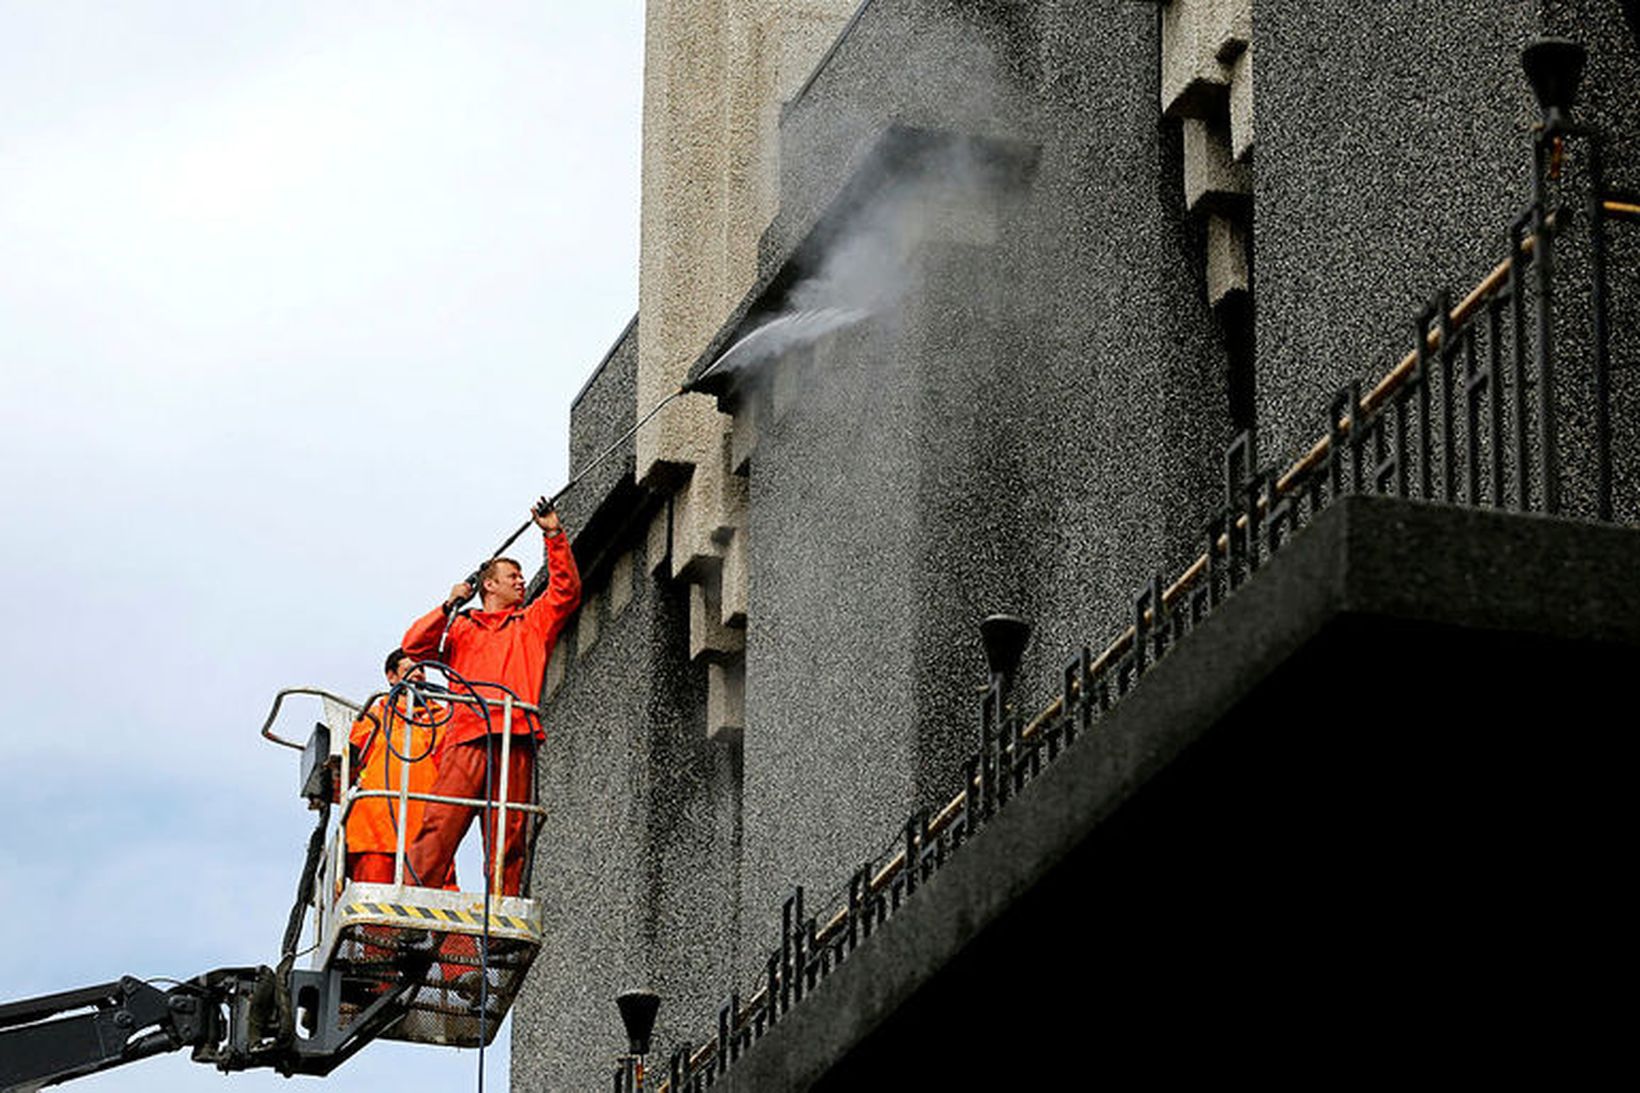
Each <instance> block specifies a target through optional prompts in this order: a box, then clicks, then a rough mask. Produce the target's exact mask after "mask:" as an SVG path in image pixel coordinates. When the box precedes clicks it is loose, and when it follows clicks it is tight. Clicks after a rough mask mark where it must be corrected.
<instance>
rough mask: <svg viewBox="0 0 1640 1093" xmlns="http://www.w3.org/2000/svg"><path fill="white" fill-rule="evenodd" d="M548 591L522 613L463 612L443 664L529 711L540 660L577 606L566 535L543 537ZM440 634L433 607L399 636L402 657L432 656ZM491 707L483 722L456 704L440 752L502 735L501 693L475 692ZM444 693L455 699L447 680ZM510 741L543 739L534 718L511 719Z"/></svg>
mask: <svg viewBox="0 0 1640 1093" xmlns="http://www.w3.org/2000/svg"><path fill="white" fill-rule="evenodd" d="M545 538H546V542H547V588H546V591H544V592H542V593H541V595H540V596H538V597H536V599H535V602H534V603H531V604H530V605H529V606H527V607H514V608H509V609H507V610H504V611H463V612H461V613H460V614H459V615H457V616H456V619H455V622H453V623H451V625H450V636H449V639H448V640H447V641H446V643H445V646H444V662H445V663H446V664H448V665H449V666H450V667H452V668H454V669H455V670H456V671H457V672H459V673H460V674H461V675H462V676H464V677H465V678H466V679H467V680H468V682H470V683H473V684H475V685H477V684H479V683H480V682H485V683H499V684H501V685H502V686H504V687H508V688H510V689H511V690H512V691H513V693H514V694H516V695H517V696H518V698H519V700H520V701H523V702H528V703H531V704H532V705H533V704H534V703H535V702H537V701H539V700H540V697H541V682H542V679H543V678H544V677H545V676H546V671H547V658H548V657H550V656H551V655H552V647H553V646H554V645H555V644H557V642H558V633H559V631H561V630H562V629H563V628H564V623H566V622H568V621H569V617H570V616H571V615H573V614H574V613H575V609H576V608H577V607H579V606H580V604H581V573H580V570H578V569H576V568H575V555H574V553H573V552H572V551H571V550H570V547H569V537H568V536H567V535H549V536H546V537H545ZM443 632H444V611H443V609H442V608H434V609H433V610H432V611H430V612H428V613H427V614H425V615H423V616H422V617H421V618H419V619H417V620H416V621H415V622H414V623H412V624H411V625H410V629H409V630H408V631H406V632H405V635H404V643H403V644H404V651H405V652H406V653H409V654H410V655H411V656H413V657H415V658H416V659H417V660H432V659H434V658H436V657H437V656H438V640H439V635H440V634H442V633H443ZM477 690H478V693H479V694H480V695H482V696H483V698H484V700H485V701H486V702H488V703H489V704H490V707H489V715H490V721H489V724H488V725H486V724H485V722H484V715H483V714H482V713H481V712H480V711H479V710H478V708H477V707H475V706H474V705H472V704H471V703H466V702H462V703H457V704H456V711H455V715H454V716H453V717H451V718H450V723H449V724H448V725H447V726H446V727H445V729H444V733H443V738H442V739H441V740H440V741H439V747H440V748H441V749H442V748H447V747H449V746H450V745H452V744H460V743H462V742H464V741H467V740H476V739H478V738H480V737H482V736H485V735H487V734H488V733H492V732H496V733H499V732H500V731H501V721H502V712H501V692H499V691H496V690H494V689H492V688H488V687H478V688H477ZM451 691H452V692H453V693H455V694H457V695H461V694H463V693H464V692H463V691H462V689H461V687H460V685H459V684H457V683H456V682H455V681H453V680H452V681H451ZM512 731H513V732H514V734H519V733H527V732H531V731H533V732H534V733H535V734H536V738H537V739H540V740H544V739H546V733H545V732H544V731H543V730H542V729H541V727H540V726H539V725H538V724H537V723H536V722H535V719H534V718H530V717H524V716H523V715H521V714H514V715H513V722H512Z"/></svg>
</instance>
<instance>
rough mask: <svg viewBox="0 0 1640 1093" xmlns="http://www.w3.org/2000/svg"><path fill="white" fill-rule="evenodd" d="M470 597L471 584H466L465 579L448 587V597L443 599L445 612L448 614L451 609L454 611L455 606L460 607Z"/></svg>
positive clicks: (471, 592) (471, 593) (471, 596)
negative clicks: (452, 586) (450, 587)
mask: <svg viewBox="0 0 1640 1093" xmlns="http://www.w3.org/2000/svg"><path fill="white" fill-rule="evenodd" d="M472 598H473V586H472V585H470V584H468V583H467V582H466V581H462V582H461V583H460V584H458V585H456V586H455V587H454V588H452V589H450V598H449V599H447V600H445V601H444V611H445V613H446V614H448V613H450V612H451V611H454V610H455V609H456V608H458V607H460V606H461V605H462V604H464V603H466V602H467V601H468V600H470V599H472Z"/></svg>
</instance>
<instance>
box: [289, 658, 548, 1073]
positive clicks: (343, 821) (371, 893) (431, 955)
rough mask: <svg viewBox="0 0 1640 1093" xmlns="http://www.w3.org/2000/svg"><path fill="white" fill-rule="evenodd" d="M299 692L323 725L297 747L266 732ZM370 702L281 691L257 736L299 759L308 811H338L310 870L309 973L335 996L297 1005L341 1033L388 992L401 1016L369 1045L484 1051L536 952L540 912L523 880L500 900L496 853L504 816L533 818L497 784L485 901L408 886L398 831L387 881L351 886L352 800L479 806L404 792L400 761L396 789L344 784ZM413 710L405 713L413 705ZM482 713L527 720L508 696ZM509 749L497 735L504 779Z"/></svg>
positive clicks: (400, 724) (409, 751)
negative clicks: (317, 709) (522, 890)
mask: <svg viewBox="0 0 1640 1093" xmlns="http://www.w3.org/2000/svg"><path fill="white" fill-rule="evenodd" d="M298 695H308V696H313V697H316V698H318V699H319V701H320V706H321V709H322V717H323V720H321V721H320V722H319V723H318V724H317V725H315V727H314V730H313V733H312V735H311V736H310V737H309V739H308V742H307V744H306V745H303V744H299V743H297V742H296V741H294V740H290V739H287V738H285V737H282V736H280V735H279V734H277V733H276V732H274V731H273V727H274V724H275V722H276V721H278V719H279V716H280V713H281V710H282V708H283V707H284V706H285V704H286V700H287V699H289V698H291V697H294V696H298ZM377 697H381V696H372V697H371V699H368V700H367V701H366V703H365V705H362V706H361V705H360V704H359V703H356V702H353V701H351V700H349V699H346V698H343V697H341V696H339V695H335V694H331V693H329V692H326V691H322V690H319V689H317V688H312V687H293V688H288V689H286V690H283V691H280V692H279V694H278V695H277V696H276V697H275V699H274V703H273V709H272V710H271V711H270V712H269V714H268V719H267V721H266V723H265V724H264V725H263V729H262V735H263V736H264V737H266V738H267V739H269V740H271V741H273V742H274V743H276V744H280V745H282V746H284V747H288V748H294V749H297V750H300V751H302V752H303V764H302V768H303V769H302V793H303V795H304V796H306V797H307V798H308V800H309V802H310V806H311V807H314V808H318V807H320V805H321V803H322V802H325V801H332V800H333V801H335V802H336V803H335V806H334V808H333V810H332V811H333V820H334V822H333V823H332V824H331V825H330V829H329V831H328V832H327V835H326V843H325V852H324V855H323V858H322V860H321V861H320V862H319V864H318V867H317V875H316V877H315V883H314V886H313V903H312V908H311V909H312V912H313V917H312V921H313V935H312V936H313V967H314V969H315V970H316V971H318V972H320V973H322V975H323V977H324V979H325V980H326V981H327V983H329V984H330V985H331V986H332V987H333V988H334V989H329V990H325V991H323V992H321V993H322V995H323V997H314V998H311V999H306V1000H304V999H300V998H299V999H298V1000H297V1001H298V1004H299V1005H302V1006H303V1007H304V1012H305V1013H307V1014H309V1015H310V1017H309V1019H310V1020H311V1021H314V1022H316V1023H323V1024H326V1025H328V1026H329V1027H330V1028H332V1029H340V1028H346V1027H347V1026H348V1025H350V1024H351V1023H352V1022H353V1021H354V1020H355V1018H357V1017H358V1015H359V1014H360V1013H362V1012H363V1011H364V1010H365V1009H367V1008H368V1007H369V1006H371V1005H372V1004H373V1003H375V1002H376V1001H377V1000H378V999H379V998H381V997H382V996H383V995H387V994H397V995H398V998H397V1000H396V1001H395V1002H394V1003H392V1004H393V1005H394V1006H395V1007H396V1008H398V1009H401V1010H402V1016H400V1017H399V1018H398V1019H397V1020H396V1021H394V1022H393V1023H391V1024H389V1025H388V1026H387V1028H386V1029H385V1030H384V1031H382V1032H381V1033H380V1034H379V1036H378V1038H379V1039H388V1040H403V1041H408V1042H412V1043H423V1044H443V1045H449V1046H456V1047H478V1046H481V1045H485V1044H488V1043H489V1042H490V1041H491V1040H493V1039H494V1038H495V1034H496V1030H497V1028H498V1027H499V1026H500V1024H501V1022H502V1019H503V1018H504V1017H505V1016H506V1014H507V1011H508V1010H509V1009H510V1008H511V1006H512V1002H513V999H514V998H515V997H517V994H518V991H519V988H520V987H521V986H522V985H523V982H524V976H525V974H526V973H527V972H528V971H529V968H530V965H531V963H532V962H533V961H534V960H535V956H536V954H537V953H538V952H539V951H540V948H541V908H540V905H539V904H538V903H537V902H536V901H535V900H532V899H529V898H527V881H526V894H525V895H523V896H503V895H500V894H498V893H499V891H500V888H501V884H500V871H501V870H500V867H501V862H502V860H503V855H504V853H505V838H506V826H507V825H506V822H505V814H506V813H507V812H511V811H515V810H518V811H524V812H528V813H530V814H532V816H536V817H538V816H540V815H541V812H542V810H541V808H540V806H539V805H537V804H535V803H534V802H529V803H521V802H516V801H512V802H509V801H507V800H506V797H507V795H508V794H507V787H506V785H505V776H504V775H503V776H502V779H503V780H502V784H498V785H497V786H496V787H495V799H494V801H493V802H492V804H491V807H492V808H494V809H495V810H496V811H497V812H498V813H501V815H500V816H498V817H497V822H496V824H495V829H496V843H497V845H496V846H494V847H491V848H489V850H490V853H489V854H488V855H487V859H488V860H486V862H485V865H486V869H487V871H488V872H489V873H490V875H491V879H492V884H491V889H492V892H491V894H490V895H489V897H488V900H486V897H485V893H484V891H483V890H482V886H480V888H479V890H477V891H471V890H466V891H458V890H454V889H443V888H430V887H423V886H421V885H418V884H415V883H412V881H413V877H412V876H411V875H410V873H409V871H408V869H407V868H406V865H405V848H406V845H407V843H408V841H409V839H410V838H411V837H412V836H413V834H414V833H413V832H407V831H403V830H402V828H401V831H400V836H399V845H398V848H397V850H396V853H395V854H394V876H395V878H397V882H396V883H392V884H376V883H367V882H363V881H356V880H353V879H351V878H349V877H348V876H347V874H346V868H347V866H346V863H347V838H346V826H347V815H348V813H349V812H350V811H351V810H352V808H353V807H355V805H356V804H357V803H358V802H360V801H362V800H367V799H369V798H372V797H386V798H388V799H390V801H391V802H392V804H393V806H394V807H395V808H396V810H397V812H396V814H397V815H400V816H402V815H404V814H405V806H406V805H407V804H408V803H409V802H410V801H421V802H423V803H426V802H432V801H443V802H447V803H453V804H468V805H472V806H475V807H483V805H484V802H483V801H482V800H478V799H458V798H450V797H439V796H434V795H432V794H425V793H412V792H410V790H409V781H410V779H409V767H410V764H408V763H403V762H400V763H398V764H397V766H398V773H399V777H398V779H397V784H396V785H392V786H388V787H387V788H383V789H361V788H360V787H359V786H357V785H355V784H354V782H355V781H356V779H355V772H354V770H353V764H354V757H353V755H352V753H351V749H350V748H349V746H348V741H349V734H350V731H351V729H352V726H353V724H354V723H355V721H357V720H358V719H359V718H360V717H361V715H362V711H363V710H365V709H368V708H372V704H373V703H374V700H375V698H377ZM441 700H444V701H450V700H454V701H460V699H459V698H455V697H454V696H448V695H444V696H441ZM411 701H412V704H413V703H414V701H415V699H414V696H412V699H411ZM492 705H494V706H499V707H500V710H499V711H498V717H500V719H501V720H502V721H503V722H504V725H505V726H506V727H507V728H510V726H511V723H512V721H513V719H514V717H515V716H518V717H522V716H525V715H526V714H529V715H533V714H535V710H534V709H533V708H532V707H529V706H526V705H524V704H522V703H517V702H514V701H513V700H512V699H511V697H510V696H504V697H503V699H502V701H500V702H498V703H493V704H492ZM413 708H414V707H413V705H412V709H413ZM393 720H394V722H395V724H393V725H391V726H390V731H392V732H393V733H394V734H395V741H396V742H397V743H398V744H399V754H400V755H402V756H410V757H415V756H416V754H417V753H416V750H415V749H414V748H413V747H412V743H411V738H410V734H411V727H410V724H409V722H407V721H405V720H403V719H399V718H395V719H393ZM378 731H381V730H378ZM401 732H402V733H403V736H402V737H401V736H400V735H399V734H400V733H401ZM511 744H512V736H511V733H510V732H508V731H504V732H503V733H502V734H501V751H502V762H501V763H500V764H499V766H500V770H501V771H503V772H504V771H505V770H506V769H507V763H506V755H507V752H508V751H509V750H510V747H511ZM534 826H535V824H534V823H533V822H532V823H530V824H527V825H526V829H527V830H533V829H534ZM481 980H482V989H481ZM481 1004H482V1008H481Z"/></svg>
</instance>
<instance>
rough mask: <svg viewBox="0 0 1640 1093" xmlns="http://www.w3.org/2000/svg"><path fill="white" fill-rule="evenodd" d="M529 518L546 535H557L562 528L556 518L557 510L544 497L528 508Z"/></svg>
mask: <svg viewBox="0 0 1640 1093" xmlns="http://www.w3.org/2000/svg"><path fill="white" fill-rule="evenodd" d="M530 518H531V519H533V520H534V521H535V526H536V527H538V528H540V529H541V530H542V531H544V532H546V533H547V534H548V535H557V534H559V533H560V532H562V531H563V530H564V525H563V524H562V523H560V522H559V520H558V510H557V509H555V508H553V507H552V504H551V503H550V502H549V501H548V500H547V499H546V498H545V497H543V498H541V500H539V501H537V502H536V503H535V507H534V508H533V509H531V510H530Z"/></svg>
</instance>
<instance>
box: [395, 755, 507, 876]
mask: <svg viewBox="0 0 1640 1093" xmlns="http://www.w3.org/2000/svg"><path fill="white" fill-rule="evenodd" d="M507 765H508V772H507V800H509V801H515V802H521V803H525V804H527V803H529V800H530V797H531V788H532V785H533V782H534V779H535V740H534V739H533V738H532V737H529V736H526V735H524V734H522V733H519V734H515V735H514V736H513V738H512V753H511V755H510V756H509V758H508V764H507ZM492 766H493V768H494V774H493V780H494V785H493V787H492V789H493V792H494V794H495V796H496V799H499V797H500V793H501V736H500V735H499V734H492V735H490V736H487V737H480V738H479V739H477V740H464V741H462V742H461V743H459V744H450V745H448V746H447V747H445V748H444V749H443V750H442V752H441V753H440V755H439V757H438V778H437V780H436V781H434V783H433V788H432V789H431V790H430V791H429V792H430V793H432V794H433V795H434V796H438V797H468V798H483V797H484V788H485V787H484V776H485V771H486V769H488V768H491V767H492ZM478 811H479V810H478V809H476V808H474V807H472V806H471V805H449V804H443V803H441V802H437V801H431V802H428V805H427V808H426V809H425V810H424V811H423V812H422V814H421V828H420V830H418V831H417V832H416V835H415V838H414V840H413V841H412V842H411V843H410V846H409V848H408V849H407V850H406V851H405V861H406V863H407V864H408V865H409V867H410V869H412V870H413V871H414V876H418V877H421V878H422V879H423V880H430V879H431V878H435V877H443V876H445V875H446V874H447V873H448V872H449V870H450V869H451V868H452V867H453V864H454V862H455V856H456V847H457V846H459V845H461V839H462V836H464V835H466V834H467V827H468V825H470V824H471V823H472V822H473V816H474V815H475V814H476V813H477V812H478ZM498 817H499V810H496V811H495V812H493V813H492V815H491V819H490V831H489V839H488V840H487V847H488V850H487V852H486V855H485V861H484V868H485V871H486V872H490V871H492V870H493V869H494V867H495V838H496V834H495V826H496V819H497V818H498ZM530 818H531V816H530V813H528V812H522V811H509V812H508V813H507V828H506V834H507V846H506V849H505V850H504V851H503V853H502V857H501V891H500V894H501V895H504V896H516V895H518V894H519V889H520V887H521V886H522V882H523V877H524V862H525V856H526V855H527V854H528V853H529V850H530V847H529V845H528V843H529V834H530V831H531V828H532V825H531V823H530ZM412 883H413V881H412ZM434 886H435V887H436V884H435V885H434ZM475 887H476V886H475Z"/></svg>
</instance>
